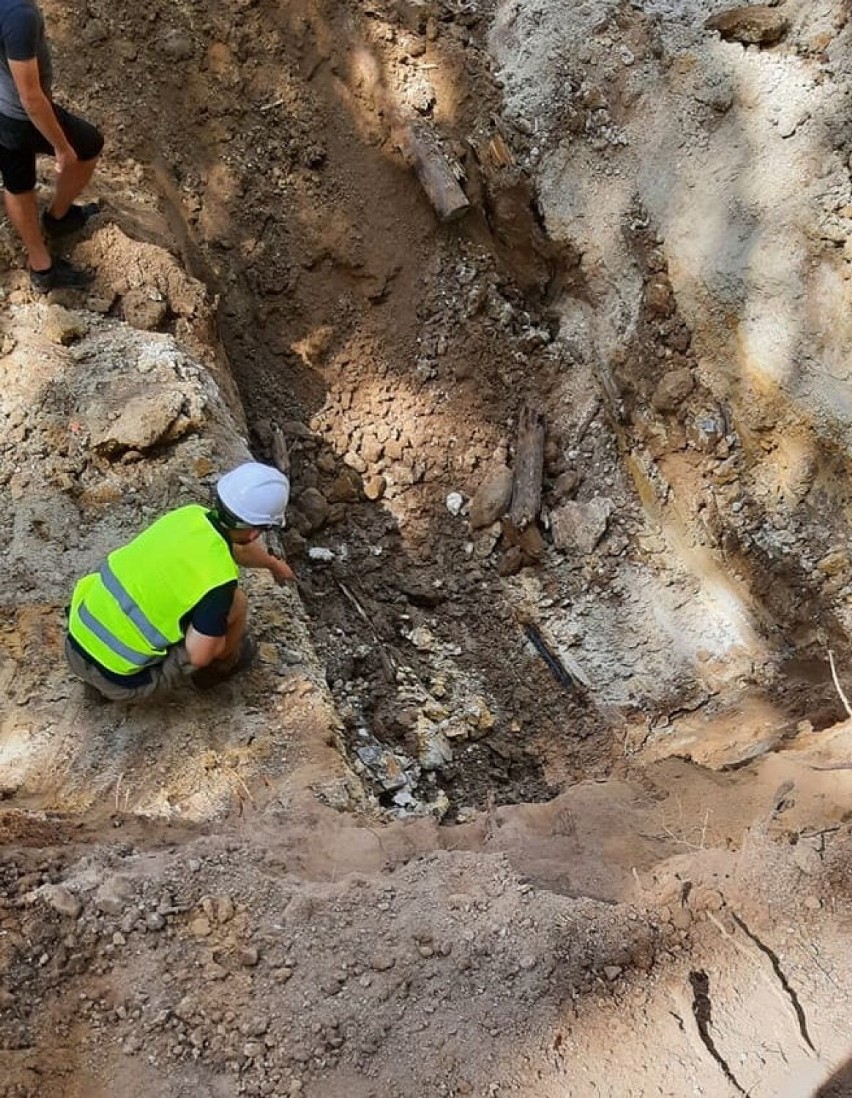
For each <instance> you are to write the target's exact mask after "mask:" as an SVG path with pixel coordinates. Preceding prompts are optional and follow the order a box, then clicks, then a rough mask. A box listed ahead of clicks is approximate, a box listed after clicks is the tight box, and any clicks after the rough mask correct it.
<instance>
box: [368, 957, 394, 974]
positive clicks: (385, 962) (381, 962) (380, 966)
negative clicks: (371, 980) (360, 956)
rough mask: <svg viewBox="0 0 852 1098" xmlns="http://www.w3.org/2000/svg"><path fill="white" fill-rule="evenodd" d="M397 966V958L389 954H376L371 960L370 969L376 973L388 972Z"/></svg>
mask: <svg viewBox="0 0 852 1098" xmlns="http://www.w3.org/2000/svg"><path fill="white" fill-rule="evenodd" d="M395 964H396V958H395V957H391V956H390V955H389V954H387V953H374V954H373V956H372V957H371V958H370V968H372V969H373V971H374V972H387V971H388V970H389V969H392V968H393V966H394V965H395Z"/></svg>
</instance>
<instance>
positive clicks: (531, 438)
mask: <svg viewBox="0 0 852 1098" xmlns="http://www.w3.org/2000/svg"><path fill="white" fill-rule="evenodd" d="M544 433H545V424H544V413H543V412H540V411H538V410H536V409H534V408H531V407H530V405H528V404H526V405H524V407H523V409H522V411H521V415H520V419H519V421H518V444H517V449H516V451H515V480H514V485H513V488H512V505H511V507H510V509H509V517H510V519H511V520H512V522H513V523H514V525H515V526H516V527H517V528H518V529H519V530H523V529H524V528H525V527H527V526H529V525H530V523H532V522H535V520H536V519H537V518H538V513H539V511H540V510H541V477H542V472H543V470H544Z"/></svg>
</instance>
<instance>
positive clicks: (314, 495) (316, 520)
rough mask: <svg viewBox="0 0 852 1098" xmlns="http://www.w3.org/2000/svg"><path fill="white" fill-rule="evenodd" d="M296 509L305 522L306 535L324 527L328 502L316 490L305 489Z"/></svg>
mask: <svg viewBox="0 0 852 1098" xmlns="http://www.w3.org/2000/svg"><path fill="white" fill-rule="evenodd" d="M298 507H299V510H300V511H301V513H302V514H303V515H304V517H305V519H306V521H307V527H308V528H307V532H308V533H312V532H313V531H314V530H319V529H320V528H321V527H322V526H324V525H325V522H326V519H327V518H328V500H327V499H326V498H325V496H324V495H323V494H322V492H320V491H319V490H318V489H316V488H306V489H305V491H304V492H302V494H301V495H300V496H299V500H298ZM301 532H302V533H304V532H305V531H301Z"/></svg>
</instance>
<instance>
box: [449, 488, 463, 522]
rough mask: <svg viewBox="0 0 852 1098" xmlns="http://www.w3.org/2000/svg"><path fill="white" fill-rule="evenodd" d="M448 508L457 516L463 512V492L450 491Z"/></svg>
mask: <svg viewBox="0 0 852 1098" xmlns="http://www.w3.org/2000/svg"><path fill="white" fill-rule="evenodd" d="M446 504H447V510H448V511H449V512H450V514H451V515H452V516H453V517H454V518H455V517H456V516H457V515H460V514H461V509H462V507H464V496H463V495H462V494H461V492H450V494H449V495H448V496H447V499H446Z"/></svg>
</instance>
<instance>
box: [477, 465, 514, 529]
mask: <svg viewBox="0 0 852 1098" xmlns="http://www.w3.org/2000/svg"><path fill="white" fill-rule="evenodd" d="M514 482H515V477H514V473H513V472H512V470H511V469H509V468H507V466H505V465H503V466H501V467H500V468H498V469H496V470H495V471H494V472H493V473H491V475H490V476H489V477H488V479H487V480H486V481H485V483H484V484H482V485H481V486H480V487H479V488H478V489H477V491H476V493H475V495H474V497H473V499H472V500H471V501H470V525H471V527H472V529H474V530H481V529H483V528H484V527H486V526H490V525H491V524H492V523H493V522H496V521H497V520H498V519H499V518H501V517H502V516H503V515H504V514H505V513H506V509H507V508H508V506H509V503H510V502H511V499H512V485H513V484H514Z"/></svg>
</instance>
